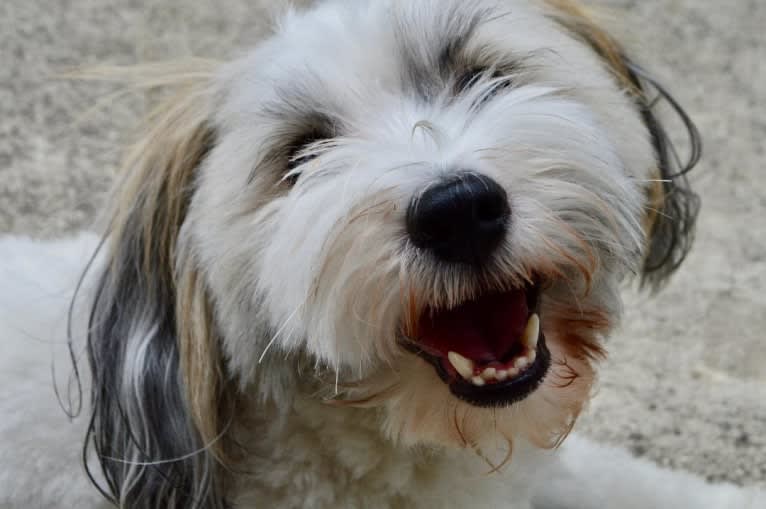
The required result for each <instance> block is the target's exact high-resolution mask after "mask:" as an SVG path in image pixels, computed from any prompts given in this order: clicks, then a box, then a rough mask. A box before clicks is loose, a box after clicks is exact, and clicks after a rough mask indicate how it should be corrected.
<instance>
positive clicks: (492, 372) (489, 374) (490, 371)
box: [481, 368, 497, 382]
mask: <svg viewBox="0 0 766 509" xmlns="http://www.w3.org/2000/svg"><path fill="white" fill-rule="evenodd" d="M481 377H482V378H483V379H484V380H486V381H487V382H489V381H490V380H494V379H496V378H497V370H496V369H495V368H487V369H485V370H484V371H482V372H481Z"/></svg>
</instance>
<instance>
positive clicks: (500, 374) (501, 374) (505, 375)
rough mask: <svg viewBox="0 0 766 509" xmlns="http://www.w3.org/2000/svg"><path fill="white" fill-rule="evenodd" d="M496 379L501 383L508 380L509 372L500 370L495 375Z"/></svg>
mask: <svg viewBox="0 0 766 509" xmlns="http://www.w3.org/2000/svg"><path fill="white" fill-rule="evenodd" d="M495 378H497V379H498V380H499V381H501V382H502V381H503V380H505V379H506V378H508V372H507V371H506V370H504V369H498V370H497V372H496V373H495Z"/></svg>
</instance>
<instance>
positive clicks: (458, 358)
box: [447, 352, 473, 380]
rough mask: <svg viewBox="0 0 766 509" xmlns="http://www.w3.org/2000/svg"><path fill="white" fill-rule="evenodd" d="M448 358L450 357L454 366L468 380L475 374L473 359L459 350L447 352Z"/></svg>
mask: <svg viewBox="0 0 766 509" xmlns="http://www.w3.org/2000/svg"><path fill="white" fill-rule="evenodd" d="M447 359H449V362H450V364H452V367H454V368H455V370H456V371H457V372H458V373H460V376H462V377H463V378H465V379H466V380H468V379H469V378H471V377H472V376H473V361H472V360H471V359H466V358H465V357H463V356H462V355H460V354H459V353H457V352H449V353H448V354H447Z"/></svg>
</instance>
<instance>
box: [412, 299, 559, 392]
mask: <svg viewBox="0 0 766 509" xmlns="http://www.w3.org/2000/svg"><path fill="white" fill-rule="evenodd" d="M408 348H409V349H410V350H411V351H413V352H414V353H416V354H417V355H419V356H420V357H422V358H423V359H425V360H426V361H428V362H429V363H430V364H432V365H433V366H434V367H435V368H436V372H437V373H438V374H439V376H440V377H441V379H442V380H443V381H444V382H445V383H446V384H447V385H448V386H449V389H450V391H451V392H452V394H454V395H455V396H457V397H458V398H460V399H462V400H464V401H466V402H468V403H471V404H473V405H476V406H482V407H500V406H507V405H510V404H513V403H515V402H517V401H520V400H522V399H524V398H526V397H527V396H529V395H530V394H531V393H532V392H534V390H535V389H537V387H538V386H539V385H540V383H541V382H542V381H543V378H545V375H546V373H547V372H548V369H549V368H550V363H551V359H550V353H549V351H548V349H547V347H546V345H545V337H544V335H543V332H542V330H541V328H540V314H539V287H538V286H537V285H530V286H528V287H524V288H519V289H514V290H511V291H507V292H502V293H488V294H485V295H482V296H480V297H478V298H476V299H473V300H469V301H466V302H464V303H462V304H460V305H459V306H457V307H454V308H451V309H446V310H433V309H426V310H425V312H424V313H423V314H422V316H421V317H420V321H419V324H418V331H417V335H416V339H415V340H414V342H412V343H409V344H408Z"/></svg>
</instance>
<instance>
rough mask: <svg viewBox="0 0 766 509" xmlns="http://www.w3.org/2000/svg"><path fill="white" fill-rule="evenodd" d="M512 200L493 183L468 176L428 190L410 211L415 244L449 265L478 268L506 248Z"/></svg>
mask: <svg viewBox="0 0 766 509" xmlns="http://www.w3.org/2000/svg"><path fill="white" fill-rule="evenodd" d="M510 217H511V208H510V206H509V205H508V196H507V195H506V193H505V190H504V189H503V188H502V187H500V185H499V184H498V183H497V182H495V181H494V180H492V179H491V178H489V177H486V176H483V175H476V174H474V173H465V174H460V175H456V176H455V177H453V178H450V179H449V180H447V181H444V182H440V183H439V184H436V185H434V186H432V187H429V188H428V189H427V190H426V191H425V192H423V193H422V194H421V195H419V196H416V197H415V198H414V199H413V200H412V202H411V203H410V206H409V208H408V210H407V232H408V233H409V235H410V239H411V241H412V243H413V244H414V245H415V246H417V247H419V248H421V249H428V250H430V251H431V252H433V253H434V254H435V255H436V256H437V257H438V258H440V259H442V260H444V261H447V262H458V263H469V264H477V263H481V262H482V261H484V260H486V259H487V258H488V257H489V255H491V254H492V253H493V252H494V250H495V249H496V248H497V247H498V245H499V244H500V242H502V240H503V238H504V236H505V232H506V230H507V228H508V223H509V220H510Z"/></svg>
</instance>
